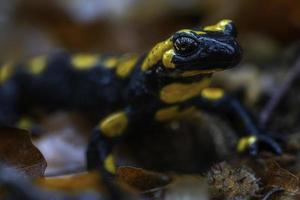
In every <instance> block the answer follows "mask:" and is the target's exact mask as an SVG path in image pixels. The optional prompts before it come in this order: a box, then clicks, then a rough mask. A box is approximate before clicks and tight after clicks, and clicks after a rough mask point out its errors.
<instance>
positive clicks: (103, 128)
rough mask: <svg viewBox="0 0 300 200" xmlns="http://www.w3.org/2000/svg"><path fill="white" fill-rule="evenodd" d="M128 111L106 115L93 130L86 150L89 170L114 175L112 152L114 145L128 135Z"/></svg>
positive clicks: (114, 167) (129, 116)
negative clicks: (98, 170) (99, 170)
mask: <svg viewBox="0 0 300 200" xmlns="http://www.w3.org/2000/svg"><path fill="white" fill-rule="evenodd" d="M132 121H133V120H132V115H131V111H130V109H127V110H124V111H120V112H116V113H113V114H110V115H108V116H107V117H105V118H104V119H103V120H101V121H100V123H99V124H98V126H97V127H96V128H95V129H94V131H93V133H92V137H91V140H90V143H89V145H88V149H87V167H88V169H89V170H92V169H102V170H104V172H108V173H110V174H115V170H116V166H115V162H114V157H113V155H112V150H113V147H114V145H115V144H116V143H117V142H118V141H119V140H120V139H121V138H122V136H124V135H125V134H126V133H128V129H129V126H131V124H132Z"/></svg>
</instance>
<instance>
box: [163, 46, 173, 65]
mask: <svg viewBox="0 0 300 200" xmlns="http://www.w3.org/2000/svg"><path fill="white" fill-rule="evenodd" d="M174 55H175V52H174V50H173V49H170V50H169V51H167V52H166V53H164V55H163V59H162V62H163V64H164V66H165V67H166V68H175V65H174V63H172V58H173V56H174Z"/></svg>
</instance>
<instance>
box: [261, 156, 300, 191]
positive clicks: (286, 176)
mask: <svg viewBox="0 0 300 200" xmlns="http://www.w3.org/2000/svg"><path fill="white" fill-rule="evenodd" d="M264 181H265V182H266V185H267V186H269V187H274V188H282V189H284V190H285V191H286V192H289V193H292V194H296V193H297V192H298V191H299V183H300V182H299V177H297V176H296V175H294V174H292V173H291V172H289V171H288V170H286V169H283V168H281V167H280V166H279V164H278V163H277V162H275V161H273V160H270V161H268V162H267V171H266V174H265V180H264Z"/></svg>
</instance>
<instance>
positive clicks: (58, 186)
mask: <svg viewBox="0 0 300 200" xmlns="http://www.w3.org/2000/svg"><path fill="white" fill-rule="evenodd" d="M35 183H36V184H37V185H39V186H40V187H42V188H44V189H48V190H61V191H65V192H78V193H80V192H82V191H84V190H95V191H102V192H103V191H104V189H103V188H104V186H103V185H102V182H101V177H100V175H99V173H98V172H84V173H76V174H70V175H63V176H56V177H40V178H37V179H36V180H35Z"/></svg>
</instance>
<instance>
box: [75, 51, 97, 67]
mask: <svg viewBox="0 0 300 200" xmlns="http://www.w3.org/2000/svg"><path fill="white" fill-rule="evenodd" d="M98 62H99V56H98V55H95V54H77V55H74V56H73V57H72V59H71V64H72V66H73V67H74V68H75V69H78V70H88V69H91V68H93V67H95V66H96V65H97V64H98Z"/></svg>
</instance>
